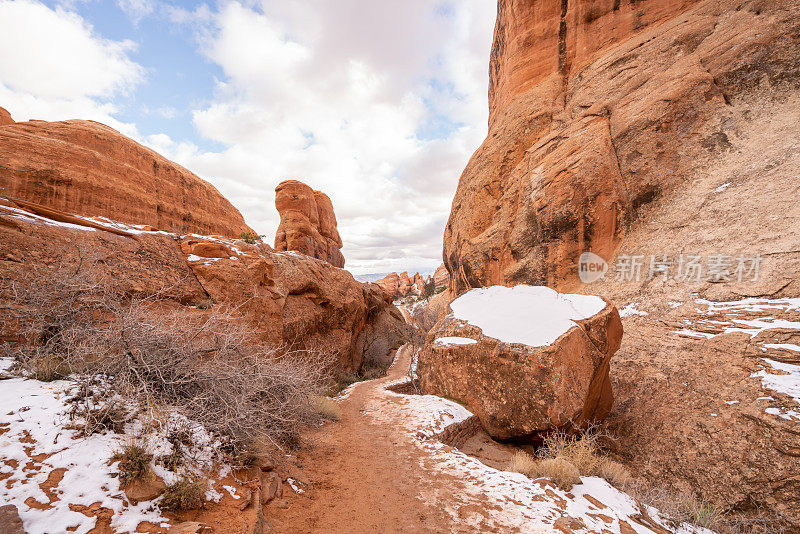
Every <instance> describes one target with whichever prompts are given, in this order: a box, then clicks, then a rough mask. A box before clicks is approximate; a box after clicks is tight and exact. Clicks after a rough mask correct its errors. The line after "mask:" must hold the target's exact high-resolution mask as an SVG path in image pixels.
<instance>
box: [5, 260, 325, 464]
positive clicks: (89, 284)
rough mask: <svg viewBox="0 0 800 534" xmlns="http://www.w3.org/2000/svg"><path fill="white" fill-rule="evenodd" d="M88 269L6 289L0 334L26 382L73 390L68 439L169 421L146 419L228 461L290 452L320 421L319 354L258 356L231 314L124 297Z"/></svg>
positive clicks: (34, 274) (35, 277)
mask: <svg viewBox="0 0 800 534" xmlns="http://www.w3.org/2000/svg"><path fill="white" fill-rule="evenodd" d="M93 267H94V262H93V261H91V260H86V259H84V260H82V261H81V262H79V263H78V264H77V265H70V266H68V265H61V266H58V267H57V268H54V269H45V268H38V269H37V268H33V269H30V270H28V271H27V272H26V273H25V274H24V275H23V276H22V277H21V278H20V279H17V280H13V281H6V283H5V284H4V286H5V294H6V295H7V297H8V300H7V302H6V305H4V309H5V313H4V315H3V319H2V321H3V323H4V324H3V330H4V331H6V332H16V333H17V336H18V342H16V343H6V344H4V345H3V346H2V350H3V352H4V353H5V355H10V356H13V357H14V359H15V360H16V368H17V370H18V372H20V373H23V374H25V375H26V376H29V377H31V378H36V379H39V380H47V381H50V380H59V379H69V380H72V381H74V382H75V384H76V386H77V387H76V388H75V390H74V391H75V392H76V393H75V395H74V398H73V399H71V400H72V405H73V407H74V408H73V410H72V416H73V427H74V428H78V429H79V430H81V431H82V432H84V433H85V434H87V435H88V434H91V433H93V432H96V431H103V430H113V431H117V432H121V431H122V430H123V428H124V426H125V424H126V423H127V422H129V421H130V420H132V418H133V417H134V415H136V414H142V413H146V414H149V415H150V416H151V417H150V419H151V420H155V423H154V424H156V425H162V426H163V425H165V424H166V421H167V419H169V417H167V416H158V415H155V416H153V414H167V413H169V414H179V415H180V416H182V417H184V418H186V419H187V420H191V421H193V422H195V423H197V424H199V425H202V426H203V427H204V428H205V429H207V430H208V431H210V432H212V433H213V434H214V435H215V436H218V437H219V439H221V440H222V442H223V449H224V450H225V451H226V453H227V454H228V456H229V457H230V458H231V459H236V458H252V457H253V456H254V455H258V454H268V453H269V451H278V450H285V449H286V448H287V447H293V446H295V445H297V443H298V440H299V436H300V432H301V430H302V429H303V428H304V427H305V426H306V425H308V424H311V423H314V422H316V421H318V420H320V418H323V417H330V414H331V412H332V411H333V410H332V408H330V407H329V406H327V405H323V404H321V403H320V401H319V398H320V395H321V394H323V393H324V392H325V390H326V388H328V387H329V385H330V378H329V376H330V372H329V371H330V365H329V361H328V359H327V358H326V357H325V356H324V354H323V353H322V352H321V351H319V350H308V349H292V350H289V349H286V348H283V347H273V346H264V345H262V344H261V343H259V342H258V340H257V338H256V337H255V333H254V332H252V331H250V330H249V329H248V328H247V327H246V326H244V325H243V324H242V322H241V321H239V320H237V315H236V310H235V309H229V308H226V307H224V306H213V307H212V308H211V309H209V310H199V309H193V308H190V307H185V306H175V305H174V304H173V305H171V306H170V305H167V304H166V303H165V302H162V301H160V300H159V298H158V296H157V295H156V296H151V297H147V298H143V297H132V296H130V295H125V294H122V293H120V292H119V291H118V290H117V289H116V287H115V285H114V284H113V281H111V280H107V279H104V278H103V277H102V276H101V275H100V274H99V273H100V272H101V270H100V269H95V268H93ZM323 412H324V413H323ZM326 414H327V415H326ZM174 437H175V439H176V440H177V439H178V436H177V434H176V436H174ZM132 451H133V449H131V450H129V451H124V452H123V454H122V456H121V458H122V459H130V458H131V457H132ZM138 457H141V455H138ZM168 461H170V462H173V463H174V462H177V461H178V459H176V458H172V459H168ZM126 469H127V468H126ZM130 471H131V472H132V473H133V472H134V471H135V469H131V470H130ZM133 474H134V475H135V473H133Z"/></svg>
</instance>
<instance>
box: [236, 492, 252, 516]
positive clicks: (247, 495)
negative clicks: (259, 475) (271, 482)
mask: <svg viewBox="0 0 800 534" xmlns="http://www.w3.org/2000/svg"><path fill="white" fill-rule="evenodd" d="M252 502H253V490H246V493H245V494H244V498H243V499H242V503H241V504H240V505H239V510H242V511H244V510H246V509H247V507H248V506H250V503H252Z"/></svg>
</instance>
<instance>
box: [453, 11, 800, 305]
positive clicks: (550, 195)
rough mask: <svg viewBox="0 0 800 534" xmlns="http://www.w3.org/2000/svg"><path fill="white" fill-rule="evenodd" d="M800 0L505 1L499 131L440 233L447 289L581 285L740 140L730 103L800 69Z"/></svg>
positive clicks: (479, 156) (793, 77) (494, 79)
mask: <svg viewBox="0 0 800 534" xmlns="http://www.w3.org/2000/svg"><path fill="white" fill-rule="evenodd" d="M797 9H798V7H797V2H796V1H795V0H778V1H775V2H762V1H745V0H722V1H718V0H714V1H711V0H689V1H687V0H657V1H652V2H633V1H631V2H627V1H624V2H619V1H615V2H611V1H589V0H585V1H579V2H578V1H566V0H565V1H562V2H558V1H556V0H548V1H544V2H541V1H534V0H500V2H499V5H498V17H497V24H496V27H495V36H494V46H493V48H492V54H491V65H490V69H489V70H490V88H489V108H490V119H489V133H488V136H487V138H486V140H485V141H484V143H483V145H482V146H481V147H480V148H479V149H478V150H477V152H476V153H475V154H474V156H473V157H472V159H471V160H470V162H469V164H468V165H467V167H466V169H465V170H464V173H463V174H462V176H461V180H460V183H459V186H458V189H457V192H456V195H455V199H454V202H453V208H452V212H451V215H450V219H449V222H448V224H447V228H446V230H445V237H444V257H445V263H446V265H447V269H448V271H449V272H450V277H451V284H450V287H451V289H452V290H453V292H454V294H455V295H459V294H461V293H463V292H464V291H466V290H467V289H469V288H471V287H482V286H487V285H492V284H503V285H514V284H518V283H528V284H544V285H549V286H551V287H565V288H568V287H571V286H575V285H577V261H578V258H579V256H580V254H581V253H582V252H584V251H592V252H595V253H597V254H599V255H600V256H601V257H604V258H605V259H609V258H610V257H611V256H613V254H614V253H615V251H616V250H617V248H618V246H619V244H620V242H621V240H622V238H623V236H624V235H625V234H626V231H627V230H628V228H629V225H630V224H631V223H632V222H633V221H634V220H635V219H636V218H637V217H639V216H640V214H641V213H642V210H643V209H644V208H645V207H646V206H647V205H648V204H650V203H651V202H652V201H653V200H654V199H657V198H659V197H661V196H663V195H665V194H667V193H668V192H670V191H672V190H674V189H675V188H676V187H678V186H680V185H681V184H683V183H686V182H687V180H689V179H690V178H693V177H694V176H696V173H697V172H698V171H699V169H701V168H702V165H703V164H704V162H705V161H706V160H707V159H708V158H709V157H714V156H716V155H719V154H721V153H723V152H724V151H726V150H727V149H728V147H730V139H731V138H732V136H734V135H736V132H737V129H738V128H739V127H740V126H741V125H742V124H743V122H744V121H746V120H747V116H746V115H745V114H737V113H736V112H735V110H734V109H732V106H731V103H732V102H734V101H736V99H747V98H749V96H748V95H751V94H752V93H753V92H754V91H761V92H764V93H765V95H762V96H760V97H759V98H761V99H762V100H763V99H769V98H775V95H777V94H779V92H780V91H782V90H783V89H784V88H787V87H790V88H794V89H793V90H796V87H797V85H798V80H800V75H799V74H798V73H800V41H798V39H797V37H796V36H797V35H798V31H800V19H798V17H797Z"/></svg>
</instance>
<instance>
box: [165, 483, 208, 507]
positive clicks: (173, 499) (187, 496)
mask: <svg viewBox="0 0 800 534" xmlns="http://www.w3.org/2000/svg"><path fill="white" fill-rule="evenodd" d="M206 486H207V484H206V482H205V481H202V480H198V479H193V478H187V477H183V478H181V479H179V480H178V481H177V482H176V483H174V484H170V485H169V486H167V489H165V490H164V498H163V499H162V500H161V502H160V503H159V506H160V507H161V508H162V509H163V510H169V511H173V512H175V511H182V510H196V509H198V508H200V507H201V506H203V503H204V502H205V495H206Z"/></svg>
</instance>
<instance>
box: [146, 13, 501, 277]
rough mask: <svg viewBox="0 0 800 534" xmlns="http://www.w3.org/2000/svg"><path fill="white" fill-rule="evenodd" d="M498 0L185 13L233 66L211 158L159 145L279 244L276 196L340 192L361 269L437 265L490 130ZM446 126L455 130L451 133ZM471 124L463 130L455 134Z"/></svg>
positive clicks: (220, 101)
mask: <svg viewBox="0 0 800 534" xmlns="http://www.w3.org/2000/svg"><path fill="white" fill-rule="evenodd" d="M495 6H496V3H495V1H494V0H460V1H458V2H455V1H448V2H444V1H441V2H432V1H430V0H408V1H406V2H403V3H394V4H393V5H392V6H391V8H387V5H386V4H385V3H383V2H365V1H363V0H337V1H335V2H334V1H331V0H306V1H302V2H301V1H299V0H298V1H293V0H286V1H281V2H267V1H264V2H250V3H247V4H244V3H239V2H225V3H222V4H220V7H219V10H218V11H217V12H213V13H212V12H209V11H208V10H200V11H197V12H196V14H197V17H196V18H194V19H193V18H192V17H191V14H189V13H187V12H181V13H179V14H177V15H176V17H174V18H173V20H175V21H179V22H184V23H185V22H188V21H189V20H193V23H195V24H197V23H198V21H203V22H205V25H204V24H199V27H198V29H197V31H198V35H199V36H200V37H199V39H200V42H201V47H202V50H203V52H204V53H205V54H206V55H207V56H208V57H209V58H210V59H211V60H212V61H214V62H215V63H217V64H218V65H219V66H220V67H221V68H222V70H223V72H224V74H225V77H224V79H223V80H220V81H219V83H218V84H217V87H216V91H215V95H214V98H213V99H212V100H211V101H210V102H209V103H208V105H206V106H204V107H203V108H201V109H198V110H196V111H195V112H194V122H195V126H196V128H197V129H198V131H199V132H200V134H201V135H203V136H204V137H206V138H208V139H211V140H214V141H217V142H220V143H223V144H225V145H227V146H229V148H227V149H225V150H222V151H219V152H207V151H205V152H204V151H201V150H198V149H197V147H194V146H187V145H185V144H184V145H180V144H177V143H174V142H173V141H171V140H169V139H164V138H161V139H160V140H155V139H153V140H149V142H150V143H151V144H153V145H154V146H156V148H158V149H159V150H161V151H162V152H164V153H166V154H167V155H168V156H170V157H173V158H175V159H176V160H178V161H179V162H180V163H182V164H184V165H185V166H187V167H188V168H190V169H192V170H194V171H195V172H198V173H199V174H201V175H202V176H205V177H207V178H209V179H210V180H211V181H212V182H213V183H214V184H215V185H216V186H217V187H218V188H219V189H220V190H221V191H222V192H223V194H225V195H226V196H227V197H228V198H229V199H230V200H231V201H232V202H233V203H234V204H235V205H236V206H237V207H239V209H240V210H241V211H242V212H243V213H244V215H245V218H246V219H247V221H248V223H249V224H250V225H251V226H253V227H255V228H256V230H258V231H259V232H260V233H265V234H268V235H270V236H271V235H273V234H274V231H275V229H276V228H277V223H278V220H277V213H276V212H275V209H274V207H273V204H272V203H273V199H274V188H275V186H276V185H277V183H278V182H280V181H281V180H283V179H287V178H297V179H301V180H303V181H305V182H307V183H308V184H309V185H311V186H312V187H315V188H317V189H321V190H323V191H325V192H326V193H328V194H329V195H330V196H331V198H332V200H333V203H334V207H335V209H336V214H337V217H338V219H339V228H340V232H341V234H342V237H343V239H344V242H345V248H344V254H345V257H346V259H347V263H348V267H349V268H351V269H352V270H354V271H362V272H363V271H370V270H386V268H388V267H392V268H402V267H404V266H406V265H424V264H433V265H435V264H436V263H438V262H439V261H440V258H441V237H442V233H443V230H444V224H445V221H446V218H447V215H448V214H449V209H450V203H451V200H452V195H453V193H454V191H455V187H456V184H457V181H458V176H459V174H460V172H461V170H462V169H463V167H464V165H465V164H466V162H467V160H468V158H469V156H470V155H471V153H472V152H473V151H474V150H475V148H476V147H477V146H478V144H479V143H480V142H481V141H482V140H483V137H484V136H485V132H486V120H487V114H488V112H487V102H486V93H487V86H488V74H487V72H488V57H489V48H490V44H491V32H492V28H493V25H494V16H495V9H496V7H495ZM441 125H444V126H441ZM456 125H458V126H456Z"/></svg>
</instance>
